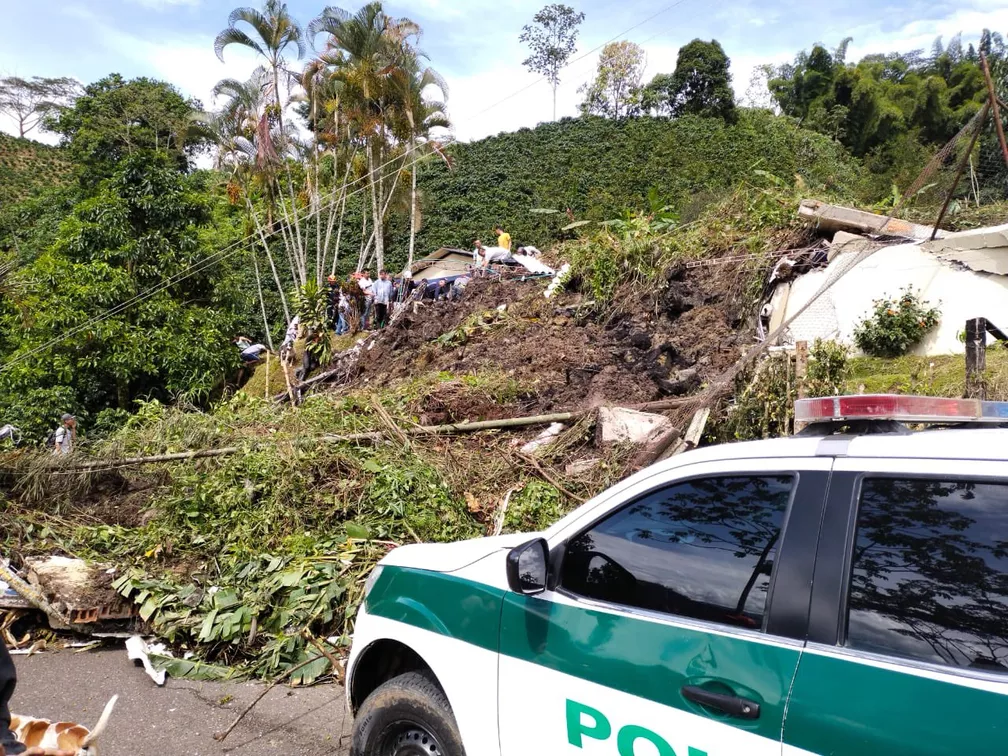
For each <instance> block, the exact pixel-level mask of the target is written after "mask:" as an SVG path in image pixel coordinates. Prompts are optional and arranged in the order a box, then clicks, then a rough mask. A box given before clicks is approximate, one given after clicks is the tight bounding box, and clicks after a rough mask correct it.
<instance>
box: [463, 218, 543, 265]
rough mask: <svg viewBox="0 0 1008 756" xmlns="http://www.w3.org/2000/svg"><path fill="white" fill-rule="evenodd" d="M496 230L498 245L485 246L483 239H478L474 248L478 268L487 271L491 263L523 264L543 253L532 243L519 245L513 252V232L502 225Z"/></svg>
mask: <svg viewBox="0 0 1008 756" xmlns="http://www.w3.org/2000/svg"><path fill="white" fill-rule="evenodd" d="M495 231H496V233H497V246H496V247H485V246H483V242H482V241H480V240H479V239H477V240H476V244H475V246H476V249H475V250H473V265H474V266H476V268H477V269H479V270H481V271H485V270H486V269H487V268H489V267H490V266H491V265H523V264H524V263H525V260H527V259H530V258H531V259H538V258H539V257H541V256H542V253H541V252H540V251H539V250H538V249H537V248H535V247H533V246H531V245H527V246H524V247H518V250H517V251H516V252H515V253H514V254H512V253H511V234H509V233H508V232H507V231H505V230H504V229H503V228H501V227H500V226H498V227H497V228H496V229H495ZM523 258H524V259H523Z"/></svg>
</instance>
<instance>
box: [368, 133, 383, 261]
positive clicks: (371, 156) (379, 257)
mask: <svg viewBox="0 0 1008 756" xmlns="http://www.w3.org/2000/svg"><path fill="white" fill-rule="evenodd" d="M375 150H376V147H375V145H371V147H370V149H369V150H368V166H369V169H370V174H371V182H370V183H371V216H372V218H371V222H372V224H373V226H374V241H375V263H376V265H377V267H378V270H379V271H380V270H381V269H382V267H383V266H384V265H385V234H384V228H383V226H384V225H385V224H384V223H383V222H382V211H381V203H380V202H379V201H378V191H379V189H380V188H381V186H380V185H381V177H380V173H381V166H378V167H377V169H376V166H375ZM376 173H377V175H376Z"/></svg>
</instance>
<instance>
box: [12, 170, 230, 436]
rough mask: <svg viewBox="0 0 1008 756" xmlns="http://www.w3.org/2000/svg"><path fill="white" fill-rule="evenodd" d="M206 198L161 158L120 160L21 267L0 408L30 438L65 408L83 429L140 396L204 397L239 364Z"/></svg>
mask: <svg viewBox="0 0 1008 756" xmlns="http://www.w3.org/2000/svg"><path fill="white" fill-rule="evenodd" d="M204 192H205V187H204V186H203V185H202V182H201V178H200V177H198V176H194V177H186V176H183V175H182V174H180V173H178V172H177V171H176V170H175V169H174V167H173V166H172V165H171V164H170V158H169V157H167V156H165V155H163V154H161V153H155V154H153V155H150V154H137V155H133V156H130V157H127V158H125V159H124V160H123V162H122V164H121V165H120V166H119V168H118V169H117V171H116V172H115V173H114V175H113V176H112V177H111V178H109V179H107V180H106V181H104V182H102V184H100V185H99V186H98V187H97V188H96V191H95V193H94V196H92V197H90V198H88V199H85V200H83V201H81V202H79V203H78V204H77V205H76V207H75V208H74V209H73V213H72V214H71V215H70V217H68V218H67V219H66V220H65V221H64V222H63V224H62V225H61V227H60V230H59V232H58V234H57V238H56V240H55V243H54V244H53V245H52V247H51V248H50V249H48V250H46V251H44V252H42V253H41V254H40V255H39V256H38V257H37V259H35V260H33V261H31V263H30V264H29V265H27V266H26V267H25V268H24V269H23V270H22V272H21V275H22V276H23V277H24V279H25V280H26V281H31V282H32V283H33V284H34V285H33V286H32V287H31V288H30V289H28V291H27V292H26V293H25V295H24V297H23V301H22V302H21V303H20V304H21V306H20V307H16V306H13V305H11V304H9V303H8V304H7V305H6V306H5V307H4V309H3V311H2V314H0V334H2V341H0V345H2V347H3V351H4V353H5V354H6V360H5V364H4V370H3V371H2V372H0V402H2V403H3V404H4V406H6V407H7V412H8V417H10V418H12V420H11V421H16V422H18V423H20V424H21V425H20V427H22V428H23V429H24V430H25V432H26V435H27V436H28V437H29V438H31V437H35V438H40V437H42V436H44V435H45V433H46V431H47V429H48V428H49V427H51V426H52V424H53V422H54V419H55V418H56V417H58V416H59V415H60V414H61V413H62V412H66V411H72V412H74V413H75V414H80V415H82V417H83V419H84V421H85V424H86V421H87V420H88V419H91V418H93V417H94V416H95V415H96V414H97V413H98V412H99V411H101V410H102V409H104V408H106V407H117V408H119V409H122V410H126V409H129V408H130V407H131V403H132V402H133V400H134V399H136V398H138V397H142V396H150V397H160V398H169V397H179V396H187V397H189V398H191V399H200V400H205V399H206V398H208V397H209V396H210V395H211V393H212V392H213V391H214V390H215V389H216V388H218V387H219V386H220V385H221V384H222V382H223V380H224V378H225V376H226V375H227V373H228V372H229V371H231V370H233V369H234V368H235V367H236V365H237V355H236V354H233V352H234V351H235V350H234V349H233V348H229V341H230V338H231V335H232V334H233V333H234V332H235V330H236V328H237V325H238V318H237V317H236V316H235V314H234V312H233V311H232V310H231V309H230V305H231V303H232V302H233V299H232V295H233V292H232V291H231V290H230V288H229V284H225V283H223V281H226V279H227V278H228V277H229V276H230V275H231V273H230V269H229V268H228V267H226V266H225V265H223V264H222V261H216V263H215V261H213V260H212V259H211V260H210V261H209V262H207V258H209V257H211V254H212V250H213V246H211V244H212V242H214V241H217V238H216V236H215V235H214V234H210V233H208V224H209V221H210V218H211V212H210V204H209V203H208V201H207V199H206V196H205V193H204ZM197 262H200V263H202V264H201V265H200V266H199V267H198V268H196V269H195V270H191V267H192V266H193V265H194V264H195V263H197ZM183 273H184V275H183ZM166 281H169V282H171V285H165V282H166ZM151 290H155V291H156V293H155V294H153V295H152V296H147V297H146V298H144V299H142V300H139V301H135V300H134V298H135V297H136V296H137V295H138V294H140V293H142V292H148V291H151ZM127 303H128V304H127ZM92 318H99V319H98V320H97V321H96V322H95V323H94V324H92V325H90V326H88V327H87V328H81V327H80V326H81V325H82V324H84V323H86V322H87V321H88V320H89V319H92ZM46 396H47V397H49V398H48V399H45V398H44V397H46ZM57 401H58V402H60V403H62V406H61V407H56V406H55V405H56V403H57ZM54 410H58V411H55V412H54Z"/></svg>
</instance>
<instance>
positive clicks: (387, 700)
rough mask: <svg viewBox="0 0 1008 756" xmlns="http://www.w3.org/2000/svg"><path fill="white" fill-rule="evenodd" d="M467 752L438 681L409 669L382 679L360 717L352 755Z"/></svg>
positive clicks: (439, 755) (448, 755) (449, 755)
mask: <svg viewBox="0 0 1008 756" xmlns="http://www.w3.org/2000/svg"><path fill="white" fill-rule="evenodd" d="M414 754H416V755H417V756H419V754H424V755H425V756H465V748H463V747H462V737H461V736H460V735H459V731H458V725H457V724H456V723H455V717H454V715H453V714H452V710H451V706H449V705H448V699H447V698H446V697H445V694H444V692H443V691H442V690H441V688H440V687H438V685H437V683H435V682H434V681H433V680H431V679H430V678H428V677H427V676H425V675H423V674H421V673H420V672H407V673H406V674H404V675H399V676H398V677H393V678H392V679H391V680H389V681H388V682H385V683H383V684H381V685H379V686H378V687H377V688H375V690H374V691H373V692H372V693H371V695H369V696H368V697H367V698H366V699H365V701H364V703H363V705H362V706H361V707H360V711H358V712H357V718H356V719H355V720H354V726H353V741H352V742H351V745H350V756H414Z"/></svg>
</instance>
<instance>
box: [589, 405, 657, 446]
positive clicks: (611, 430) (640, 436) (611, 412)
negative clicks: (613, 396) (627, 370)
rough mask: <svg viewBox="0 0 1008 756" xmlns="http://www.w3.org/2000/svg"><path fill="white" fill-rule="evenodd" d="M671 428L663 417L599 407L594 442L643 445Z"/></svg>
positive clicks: (629, 410) (648, 413) (622, 409)
mask: <svg viewBox="0 0 1008 756" xmlns="http://www.w3.org/2000/svg"><path fill="white" fill-rule="evenodd" d="M671 428H672V421H671V420H669V419H668V418H667V417H665V416H664V415H655V414H652V413H650V412H638V411H637V410H631V409H624V408H622V407H599V411H598V423H597V424H596V433H595V440H596V442H597V443H598V445H600V446H601V445H604V444H625V443H630V444H643V443H647V442H648V441H650V440H652V439H653V438H654V437H656V436H659V435H661V434H662V433H665V432H666V431H668V430H669V429H671Z"/></svg>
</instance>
